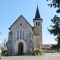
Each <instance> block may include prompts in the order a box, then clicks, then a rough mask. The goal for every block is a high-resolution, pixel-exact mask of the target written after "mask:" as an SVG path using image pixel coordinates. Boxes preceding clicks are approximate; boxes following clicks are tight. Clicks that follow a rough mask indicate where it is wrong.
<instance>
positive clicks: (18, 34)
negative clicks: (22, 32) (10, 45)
mask: <svg viewBox="0 0 60 60" xmlns="http://www.w3.org/2000/svg"><path fill="white" fill-rule="evenodd" d="M17 39H19V30H18V31H17Z"/></svg>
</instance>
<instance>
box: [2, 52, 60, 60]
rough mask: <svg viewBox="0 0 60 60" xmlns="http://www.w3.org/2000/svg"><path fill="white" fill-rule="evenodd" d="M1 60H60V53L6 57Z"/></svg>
mask: <svg viewBox="0 0 60 60" xmlns="http://www.w3.org/2000/svg"><path fill="white" fill-rule="evenodd" d="M1 60H60V53H45V54H44V55H43V56H6V57H2V59H1Z"/></svg>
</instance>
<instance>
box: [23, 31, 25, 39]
mask: <svg viewBox="0 0 60 60" xmlns="http://www.w3.org/2000/svg"><path fill="white" fill-rule="evenodd" d="M23 39H25V30H23Z"/></svg>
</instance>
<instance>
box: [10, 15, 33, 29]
mask: <svg viewBox="0 0 60 60" xmlns="http://www.w3.org/2000/svg"><path fill="white" fill-rule="evenodd" d="M21 18H22V19H23V20H25V21H26V23H27V24H28V25H29V26H30V27H32V26H31V25H30V24H29V22H28V21H27V20H26V19H25V18H24V17H23V16H22V15H21V16H20V17H19V18H18V19H17V20H16V21H15V22H14V23H13V24H12V25H11V26H10V28H9V30H10V29H11V28H12V27H13V26H14V25H15V24H16V22H17V21H18V20H20V19H21Z"/></svg>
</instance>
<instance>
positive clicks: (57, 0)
mask: <svg viewBox="0 0 60 60" xmlns="http://www.w3.org/2000/svg"><path fill="white" fill-rule="evenodd" d="M47 1H51V3H50V4H48V5H49V6H50V7H54V8H57V10H56V12H57V13H60V0H47ZM51 21H52V23H53V25H50V26H51V29H48V31H49V32H50V33H51V34H53V35H54V36H57V37H56V40H58V43H57V45H56V46H57V47H58V49H59V48H60V16H57V15H55V16H54V17H53V19H51ZM56 46H55V47H56ZM57 47H56V48H57Z"/></svg>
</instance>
